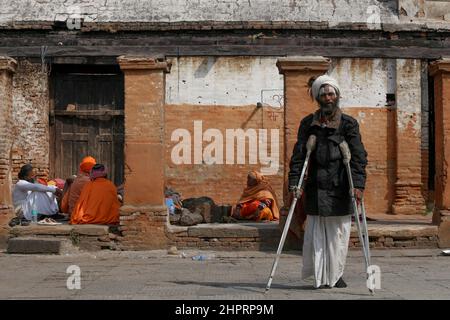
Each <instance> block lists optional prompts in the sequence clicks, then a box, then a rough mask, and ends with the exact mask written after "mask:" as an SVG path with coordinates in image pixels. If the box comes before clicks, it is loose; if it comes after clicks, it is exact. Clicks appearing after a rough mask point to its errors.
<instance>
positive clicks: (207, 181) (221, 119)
mask: <svg viewBox="0 0 450 320" xmlns="http://www.w3.org/2000/svg"><path fill="white" fill-rule="evenodd" d="M165 119H166V120H165V124H166V128H165V129H166V131H165V135H166V150H165V163H166V166H165V170H166V172H165V176H166V185H168V186H170V187H172V188H174V189H175V190H177V191H179V192H181V193H182V194H183V197H184V198H189V197H200V196H208V197H211V198H213V200H214V201H215V202H216V203H217V204H234V203H236V201H237V200H238V199H239V197H240V195H241V193H242V190H243V188H244V187H245V184H246V179H247V173H248V172H249V171H250V170H258V171H259V170H260V169H261V168H268V167H269V166H268V165H264V164H262V165H261V162H260V158H259V157H258V159H257V161H258V163H257V164H249V158H248V154H249V151H248V150H249V148H248V147H249V145H248V141H247V143H246V159H245V164H236V162H237V160H235V161H234V163H235V164H226V163H225V162H226V161H225V160H226V146H224V149H223V159H224V164H211V165H208V164H194V163H193V161H194V155H193V153H194V142H193V141H191V145H192V150H191V152H192V155H191V157H190V158H191V163H192V164H179V165H178V164H174V162H173V161H172V158H171V153H172V150H173V148H174V147H175V146H176V145H177V144H178V141H179V140H178V139H177V140H176V141H171V136H172V133H173V132H174V130H176V129H179V128H182V129H186V130H187V131H189V133H190V135H191V137H192V138H194V121H202V129H203V130H202V131H203V132H205V131H206V130H208V129H211V128H214V129H218V130H219V131H220V132H221V133H222V135H223V138H224V144H225V143H226V131H225V130H226V129H239V128H242V129H243V130H244V131H246V130H247V129H255V130H257V132H259V131H258V130H260V129H263V128H264V129H267V130H268V131H267V135H268V137H270V134H271V131H270V130H271V129H277V130H279V131H278V132H279V147H278V151H279V155H280V156H279V162H278V163H279V165H278V170H277V172H276V174H274V175H267V178H268V179H269V181H270V182H271V184H272V186H273V187H274V188H275V190H276V192H277V197H278V198H279V199H280V200H281V199H282V192H283V165H282V163H283V161H282V155H283V141H282V137H283V109H277V108H269V107H264V108H256V106H246V107H230V106H226V107H224V106H196V105H166V108H165ZM273 132H276V131H273ZM268 139H269V142H268V152H269V155H270V154H271V150H270V146H271V140H270V138H268ZM208 144H210V142H203V149H204V148H205V147H206V146H207V145H208ZM236 147H237V144H236V143H235V149H234V150H235V156H236V154H237V152H236ZM258 150H259V149H258Z"/></svg>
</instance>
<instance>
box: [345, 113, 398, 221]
mask: <svg viewBox="0 0 450 320" xmlns="http://www.w3.org/2000/svg"><path fill="white" fill-rule="evenodd" d="M343 112H344V113H346V114H349V115H351V116H353V117H354V118H356V119H357V120H358V123H359V125H360V131H361V136H362V141H363V144H364V146H365V148H366V150H367V153H368V165H367V168H366V172H367V181H366V192H365V193H364V201H365V205H366V210H367V213H368V215H369V216H370V214H373V213H388V212H390V209H391V205H392V201H393V196H394V192H395V189H394V187H395V185H394V184H395V152H394V148H395V144H394V143H393V139H392V137H393V136H394V133H395V132H394V128H393V126H392V123H393V120H394V114H393V111H392V110H390V109H388V108H376V109H375V108H362V107H361V108H345V109H343Z"/></svg>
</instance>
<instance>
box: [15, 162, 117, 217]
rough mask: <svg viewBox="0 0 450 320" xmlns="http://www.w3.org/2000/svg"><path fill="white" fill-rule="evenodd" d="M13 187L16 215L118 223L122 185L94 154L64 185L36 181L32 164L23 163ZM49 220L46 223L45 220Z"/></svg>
mask: <svg viewBox="0 0 450 320" xmlns="http://www.w3.org/2000/svg"><path fill="white" fill-rule="evenodd" d="M18 178H19V180H18V182H17V183H16V185H15V187H14V190H13V203H14V209H15V213H16V217H17V218H19V219H20V218H24V219H26V220H32V219H33V216H32V214H33V212H36V213H38V220H40V221H44V222H49V223H48V224H55V222H56V221H55V220H70V223H71V224H108V225H109V224H118V223H119V208H120V205H121V204H120V200H121V198H122V195H121V194H120V193H121V192H120V189H119V190H118V188H117V187H116V186H115V185H114V184H113V183H112V182H111V181H110V180H108V179H107V171H106V168H105V166H104V165H102V164H97V163H96V160H95V159H94V158H93V157H89V156H88V157H85V158H84V159H83V160H82V162H81V164H80V171H79V173H78V174H77V175H76V176H73V177H71V178H69V179H67V180H66V182H65V184H64V186H63V190H62V189H61V185H60V186H58V185H51V184H50V183H49V184H48V185H44V184H42V183H39V182H37V179H36V173H35V171H34V168H33V167H32V165H31V164H26V165H24V166H23V167H22V168H21V169H20V172H19V174H18ZM46 224H47V223H46Z"/></svg>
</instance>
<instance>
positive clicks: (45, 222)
mask: <svg viewBox="0 0 450 320" xmlns="http://www.w3.org/2000/svg"><path fill="white" fill-rule="evenodd" d="M38 224H40V225H47V226H56V225H59V224H61V223H60V222H56V221H55V220H53V219H52V218H45V219H43V220H41V221H39V222H38Z"/></svg>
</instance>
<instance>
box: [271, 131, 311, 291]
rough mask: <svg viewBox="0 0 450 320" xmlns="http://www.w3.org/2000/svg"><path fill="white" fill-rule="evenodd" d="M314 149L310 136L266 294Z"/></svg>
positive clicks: (301, 191) (300, 194)
mask: <svg viewBox="0 0 450 320" xmlns="http://www.w3.org/2000/svg"><path fill="white" fill-rule="evenodd" d="M315 147H316V136H315V135H310V136H309V138H308V141H307V143H306V157H305V162H304V163H303V168H302V172H301V175H300V179H299V181H298V184H297V186H296V189H295V190H293V191H294V198H293V200H292V203H291V207H290V208H289V213H288V216H287V219H286V223H285V225H284V229H283V233H282V235H281V240H280V243H279V245H278V250H277V255H276V257H275V261H274V262H273V266H272V272H271V273H270V277H269V281H268V282H267V286H266V291H265V293H267V292H268V291H269V289H270V286H271V285H272V280H273V276H274V275H275V270H276V268H277V265H278V261H279V260H280V255H281V251H282V250H283V247H284V242H285V241H286V235H287V232H288V230H289V226H290V225H291V220H292V216H293V215H294V210H295V206H296V204H297V201H298V199H300V198H301V196H302V193H303V182H304V180H305V175H306V171H307V169H308V163H309V158H310V156H311V152H313V151H314V149H315Z"/></svg>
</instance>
